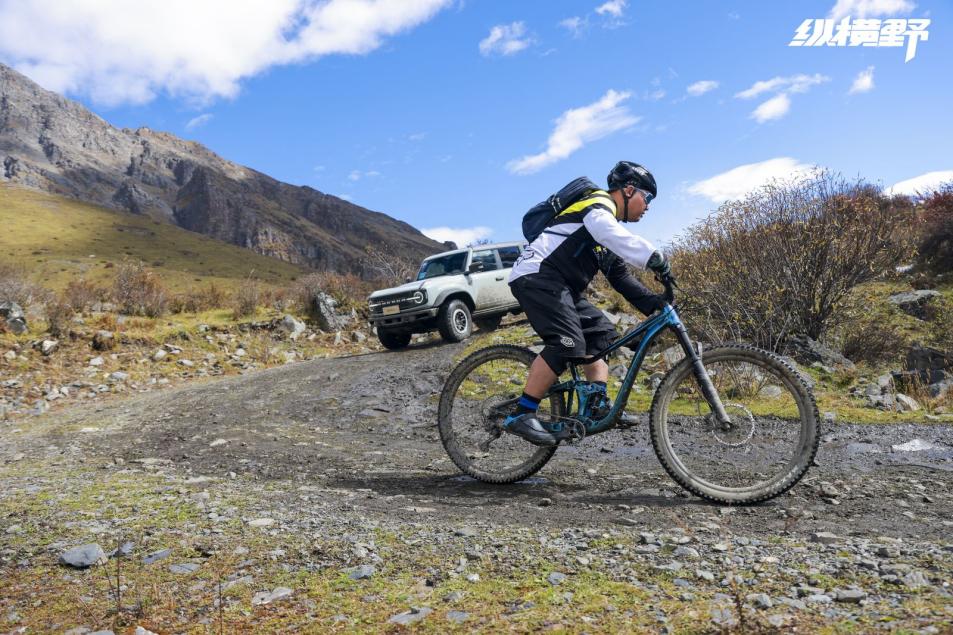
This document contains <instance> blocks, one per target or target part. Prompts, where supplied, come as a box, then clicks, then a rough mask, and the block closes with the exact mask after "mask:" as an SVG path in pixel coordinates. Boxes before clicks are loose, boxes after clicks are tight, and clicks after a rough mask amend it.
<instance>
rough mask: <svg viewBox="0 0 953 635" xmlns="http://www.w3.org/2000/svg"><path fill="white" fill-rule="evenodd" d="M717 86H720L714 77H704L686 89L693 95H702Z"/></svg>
mask: <svg viewBox="0 0 953 635" xmlns="http://www.w3.org/2000/svg"><path fill="white" fill-rule="evenodd" d="M716 88H718V82H716V81H715V80H713V79H703V80H701V81H698V82H695V83H694V84H691V85H690V86H689V87H688V88H687V89H686V90H687V91H688V94H689V95H691V96H692V97H701V96H702V95H704V94H705V93H707V92H710V91H713V90H715V89H716Z"/></svg>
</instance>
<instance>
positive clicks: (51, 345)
mask: <svg viewBox="0 0 953 635" xmlns="http://www.w3.org/2000/svg"><path fill="white" fill-rule="evenodd" d="M59 345H60V343H59V342H58V341H56V340H43V341H42V342H40V352H41V353H43V355H45V356H47V357H49V356H50V355H52V354H53V351H55V350H56V348H57V347H58V346H59Z"/></svg>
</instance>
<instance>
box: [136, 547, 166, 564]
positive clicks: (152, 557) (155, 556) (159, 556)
mask: <svg viewBox="0 0 953 635" xmlns="http://www.w3.org/2000/svg"><path fill="white" fill-rule="evenodd" d="M171 555H172V550H171V549H162V550H161V551H154V552H153V553H150V554H148V555H147V556H145V557H144V558H143V559H142V564H152V563H153V562H159V561H160V560H165V559H166V558H168V557H169V556H171Z"/></svg>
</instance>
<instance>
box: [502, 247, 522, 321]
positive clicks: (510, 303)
mask: <svg viewBox="0 0 953 635" xmlns="http://www.w3.org/2000/svg"><path fill="white" fill-rule="evenodd" d="M522 253H523V250H522V249H521V248H520V247H519V246H517V245H508V246H506V247H499V248H498V249H497V255H498V256H499V259H500V264H501V265H502V267H503V273H504V280H503V282H508V281H509V277H510V269H512V268H513V265H514V264H516V261H517V260H518V259H519V257H520V254H522ZM501 306H504V307H517V306H519V302H518V301H517V300H516V298H515V297H513V293H512V292H511V291H510V285H509V284H506V285H505V286H504V287H503V292H502V301H501Z"/></svg>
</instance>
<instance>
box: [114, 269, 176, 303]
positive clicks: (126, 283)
mask: <svg viewBox="0 0 953 635" xmlns="http://www.w3.org/2000/svg"><path fill="white" fill-rule="evenodd" d="M112 296H113V300H114V301H115V302H116V304H117V305H118V306H119V309H120V311H122V312H123V313H125V314H126V315H145V316H147V317H158V316H160V315H163V314H164V313H165V312H166V310H167V308H168V293H167V292H166V290H165V287H163V286H162V283H161V282H160V281H159V278H158V276H156V275H155V273H154V272H153V271H152V270H150V269H147V268H146V267H145V265H143V263H142V262H138V261H137V262H130V261H124V262H122V263H121V264H120V265H119V267H118V269H117V270H116V277H115V279H114V281H113V288H112Z"/></svg>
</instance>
